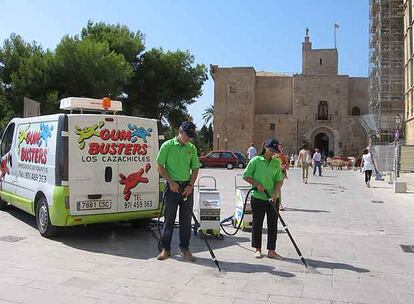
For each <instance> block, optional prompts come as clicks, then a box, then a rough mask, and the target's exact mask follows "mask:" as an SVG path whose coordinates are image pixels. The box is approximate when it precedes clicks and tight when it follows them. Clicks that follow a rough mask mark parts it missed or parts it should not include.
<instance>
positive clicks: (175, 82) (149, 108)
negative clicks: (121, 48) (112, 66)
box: [127, 49, 207, 120]
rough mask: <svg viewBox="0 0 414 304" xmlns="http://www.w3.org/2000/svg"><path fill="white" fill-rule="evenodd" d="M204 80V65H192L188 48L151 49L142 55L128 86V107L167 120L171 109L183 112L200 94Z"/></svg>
mask: <svg viewBox="0 0 414 304" xmlns="http://www.w3.org/2000/svg"><path fill="white" fill-rule="evenodd" d="M206 79H207V69H206V67H205V66H204V65H200V64H197V65H195V66H194V56H193V55H191V54H190V53H189V52H188V51H187V52H183V51H175V52H170V51H168V52H165V51H163V50H162V49H152V50H150V51H148V52H146V53H144V54H143V55H142V56H141V58H140V63H139V65H138V68H137V70H136V71H135V75H134V77H133V79H132V81H131V83H130V85H129V86H128V88H127V94H128V107H129V109H130V111H131V112H139V113H141V114H142V115H144V116H146V117H151V118H157V119H160V120H162V119H166V120H169V118H171V116H170V117H168V116H169V115H168V114H169V113H170V112H173V111H177V110H180V111H185V109H186V108H187V106H188V105H190V104H192V103H194V102H195V99H196V98H197V97H199V96H201V94H202V85H203V84H204V82H205V81H206Z"/></svg>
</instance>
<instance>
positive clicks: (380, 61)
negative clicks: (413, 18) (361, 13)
mask: <svg viewBox="0 0 414 304" xmlns="http://www.w3.org/2000/svg"><path fill="white" fill-rule="evenodd" d="M369 4H370V9H369V17H370V24H369V34H370V39H369V60H370V61H369V112H370V117H368V116H367V117H366V119H367V120H368V119H369V120H372V119H373V118H375V120H376V121H375V123H372V121H371V122H370V123H367V124H366V126H367V127H368V126H375V129H370V130H367V131H369V134H371V135H374V134H375V135H376V136H375V137H374V138H376V141H388V142H389V141H392V138H393V136H392V134H393V131H394V129H395V122H394V117H395V115H396V114H400V115H401V116H402V117H403V116H404V78H403V77H404V24H403V22H404V21H403V16H404V7H403V0H370V1H369ZM362 119H364V118H362Z"/></svg>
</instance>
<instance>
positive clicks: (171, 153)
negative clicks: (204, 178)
mask: <svg viewBox="0 0 414 304" xmlns="http://www.w3.org/2000/svg"><path fill="white" fill-rule="evenodd" d="M194 136H195V125H194V124H193V123H192V122H190V121H185V122H183V123H182V124H181V126H180V129H179V132H178V135H177V137H175V138H173V139H170V140H168V141H166V142H164V143H163V144H162V146H161V148H160V151H159V153H158V156H157V164H158V172H159V174H160V175H161V176H162V177H163V178H165V180H166V181H167V189H166V191H165V193H164V195H165V197H164V202H165V207H164V208H165V212H164V219H165V220H164V232H163V235H162V237H161V247H162V250H161V253H160V254H159V255H158V257H157V258H158V260H166V259H168V258H169V257H170V256H171V240H172V236H173V231H174V222H175V218H176V215H177V209H178V206H179V207H180V214H179V226H180V227H179V231H180V244H179V246H180V249H181V254H182V256H183V258H184V259H186V260H189V261H194V260H195V259H194V257H193V255H192V254H191V251H190V249H189V245H190V237H191V219H192V210H193V188H194V183H195V181H196V179H197V175H198V169H199V168H200V162H199V160H198V156H197V149H196V147H195V146H194V145H193V144H192V143H191V142H190V140H191V138H194Z"/></svg>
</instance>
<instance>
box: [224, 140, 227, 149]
mask: <svg viewBox="0 0 414 304" xmlns="http://www.w3.org/2000/svg"><path fill="white" fill-rule="evenodd" d="M224 150H227V138H224Z"/></svg>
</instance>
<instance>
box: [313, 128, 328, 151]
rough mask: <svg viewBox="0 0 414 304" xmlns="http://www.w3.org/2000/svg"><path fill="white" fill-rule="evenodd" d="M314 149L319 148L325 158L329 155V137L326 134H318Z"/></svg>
mask: <svg viewBox="0 0 414 304" xmlns="http://www.w3.org/2000/svg"><path fill="white" fill-rule="evenodd" d="M313 147H314V148H318V149H319V151H320V152H321V154H322V155H323V156H328V155H329V136H328V135H326V133H318V134H316V136H315V140H314V143H313Z"/></svg>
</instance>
